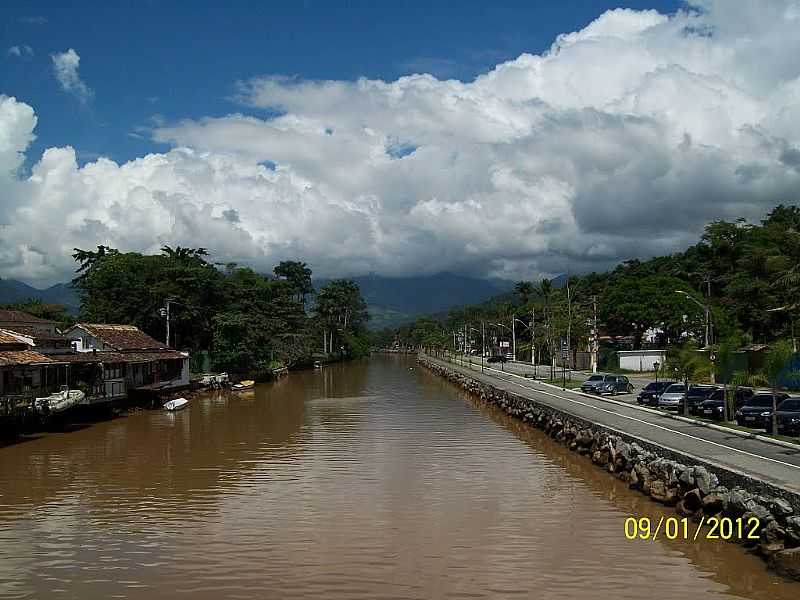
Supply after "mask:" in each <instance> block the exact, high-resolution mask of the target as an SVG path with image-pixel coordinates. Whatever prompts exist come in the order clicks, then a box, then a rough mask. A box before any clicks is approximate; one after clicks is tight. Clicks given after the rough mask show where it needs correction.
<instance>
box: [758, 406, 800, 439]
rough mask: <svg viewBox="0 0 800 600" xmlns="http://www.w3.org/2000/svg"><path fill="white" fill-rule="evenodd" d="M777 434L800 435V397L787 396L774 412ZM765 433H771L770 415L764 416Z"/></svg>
mask: <svg viewBox="0 0 800 600" xmlns="http://www.w3.org/2000/svg"><path fill="white" fill-rule="evenodd" d="M775 416H776V417H777V419H778V434H779V435H800V398H787V399H786V400H784V401H783V402H781V403H780V405H779V406H778V412H776V413H775ZM764 425H765V427H766V429H767V433H772V415H770V416H768V417H765V423H764Z"/></svg>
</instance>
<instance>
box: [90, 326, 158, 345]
mask: <svg viewBox="0 0 800 600" xmlns="http://www.w3.org/2000/svg"><path fill="white" fill-rule="evenodd" d="M77 327H82V328H83V329H85V330H86V331H88V332H89V333H91V334H92V335H93V336H95V337H96V338H97V339H99V340H101V341H102V342H103V343H105V344H107V345H109V346H111V347H112V348H114V349H115V350H160V349H162V348H165V346H164V343H163V342H159V341H158V340H155V339H153V338H151V337H150V336H149V335H147V334H146V333H145V332H144V331H142V330H141V329H139V328H138V327H135V326H134V325H109V324H105V323H78V324H77Z"/></svg>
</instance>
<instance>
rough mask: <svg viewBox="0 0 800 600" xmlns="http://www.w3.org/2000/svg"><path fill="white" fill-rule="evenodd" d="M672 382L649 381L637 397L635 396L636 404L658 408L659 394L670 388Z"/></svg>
mask: <svg viewBox="0 0 800 600" xmlns="http://www.w3.org/2000/svg"><path fill="white" fill-rule="evenodd" d="M673 383H675V382H674V381H651V382H650V383H648V384H647V385H646V386H644V388H642V391H641V392H639V395H638V396H636V402H638V403H639V404H645V405H647V406H658V397H659V396H660V395H661V393H662V392H663V391H664V390H665V389H667V388H668V387H669V386H671V385H672V384H673Z"/></svg>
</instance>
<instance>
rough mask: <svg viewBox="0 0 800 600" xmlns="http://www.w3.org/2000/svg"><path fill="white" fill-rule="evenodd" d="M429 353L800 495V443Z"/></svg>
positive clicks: (510, 389) (540, 399) (522, 392)
mask: <svg viewBox="0 0 800 600" xmlns="http://www.w3.org/2000/svg"><path fill="white" fill-rule="evenodd" d="M426 358H427V359H429V360H431V361H435V362H438V363H440V364H442V365H446V366H448V367H449V368H451V369H453V370H456V371H460V372H462V373H465V374H469V375H470V377H472V378H473V379H475V380H478V381H481V382H483V383H487V384H489V385H492V386H494V387H496V388H498V389H502V390H505V391H508V392H512V393H514V394H517V395H520V396H524V397H527V398H530V399H531V400H534V401H536V402H538V403H540V404H544V405H547V406H551V407H553V408H556V409H558V410H561V411H564V412H566V413H569V414H571V415H573V416H575V417H578V418H582V419H585V420H587V421H591V422H594V423H597V424H599V425H602V426H605V427H608V428H611V429H615V430H617V431H619V432H622V433H626V434H628V435H630V436H634V437H637V438H639V439H641V440H644V441H646V442H650V443H652V444H656V445H658V446H662V447H664V448H666V449H668V450H672V451H674V452H677V453H680V454H683V455H686V456H689V457H692V458H696V459H698V460H699V461H702V462H705V463H708V464H710V465H716V466H719V467H722V468H724V469H727V470H729V471H732V472H735V473H741V474H743V475H745V476H747V477H750V478H752V479H756V480H759V481H763V482H765V483H768V484H770V485H773V486H776V487H779V488H783V489H785V490H787V491H789V492H792V493H794V494H800V447H798V448H797V449H796V450H795V449H792V448H785V447H781V446H776V445H773V444H770V443H767V442H764V441H761V440H757V439H752V438H746V437H740V436H738V435H735V434H733V433H729V432H726V431H719V430H717V429H711V428H708V427H703V426H701V425H697V424H694V423H687V422H685V421H679V420H676V419H672V418H670V417H669V416H667V415H663V414H661V413H656V412H654V411H651V410H645V409H642V408H640V407H638V406H637V405H635V404H634V405H630V404H627V403H623V402H619V401H618V400H617V399H606V398H599V397H594V396H590V397H589V396H586V395H583V394H579V393H574V392H570V391H568V390H567V391H564V390H561V389H558V388H555V387H553V386H548V385H546V384H543V383H541V382H537V381H535V380H532V379H529V378H526V377H524V376H523V375H520V374H517V373H514V372H503V371H501V370H500V369H499V368H496V367H497V365H494V364H493V365H484V372H483V373H481V366H480V362H478V363H475V364H473V365H472V369H470V368H469V367H468V365H467V364H466V362H465V365H464V366H463V367H462V366H461V365H460V363H455V364H454V363H452V362H449V361H446V360H443V359H437V358H433V357H431V356H427V355H426ZM506 366H508V365H506ZM515 371H516V369H515Z"/></svg>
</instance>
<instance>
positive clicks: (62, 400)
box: [34, 385, 86, 414]
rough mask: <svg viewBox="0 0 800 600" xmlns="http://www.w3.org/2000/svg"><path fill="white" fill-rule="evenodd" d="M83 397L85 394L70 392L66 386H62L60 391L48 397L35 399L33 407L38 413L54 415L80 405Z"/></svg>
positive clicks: (79, 391) (77, 391) (78, 391)
mask: <svg viewBox="0 0 800 600" xmlns="http://www.w3.org/2000/svg"><path fill="white" fill-rule="evenodd" d="M85 397H86V394H84V393H83V392H82V391H81V390H71V389H69V387H68V386H66V385H62V386H61V390H60V391H58V392H55V393H53V394H50V395H49V396H44V397H42V398H36V401H35V403H34V405H35V406H36V408H37V409H38V410H40V411H45V412H48V413H50V414H55V413H60V412H64V411H65V410H67V409H69V408H72V407H73V406H76V405H78V404H80V403H81V402H82V401H83V399H84V398H85Z"/></svg>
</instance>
